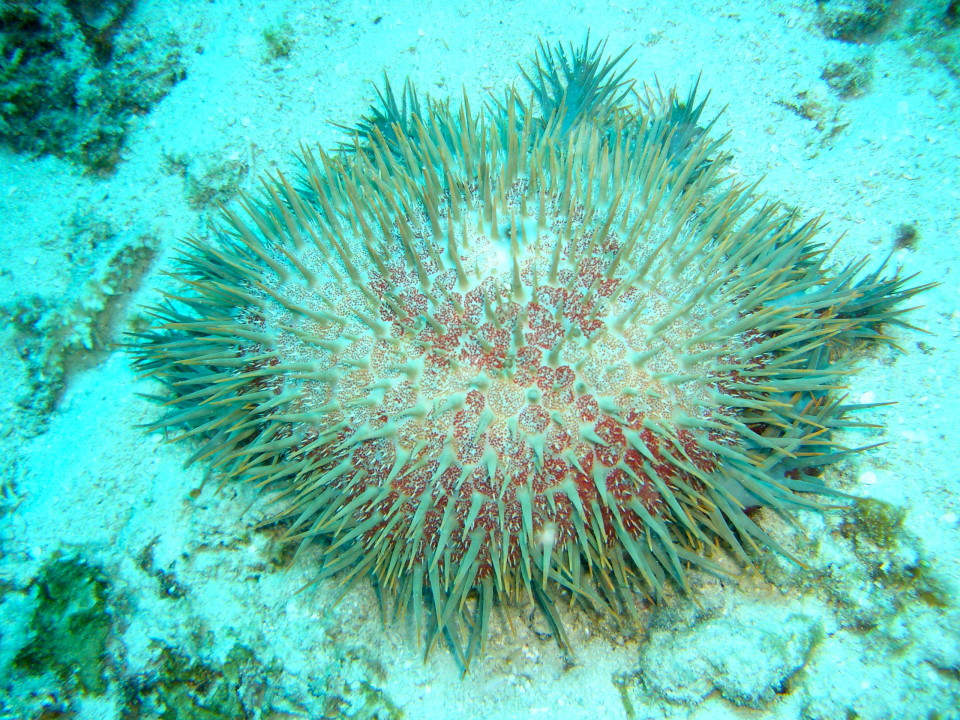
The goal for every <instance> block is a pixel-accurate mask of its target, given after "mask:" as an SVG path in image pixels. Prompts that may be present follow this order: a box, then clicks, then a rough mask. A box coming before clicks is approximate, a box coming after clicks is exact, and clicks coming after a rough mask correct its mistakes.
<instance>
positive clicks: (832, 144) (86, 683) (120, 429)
mask: <svg viewBox="0 0 960 720" xmlns="http://www.w3.org/2000/svg"><path fill="white" fill-rule="evenodd" d="M0 17H2V19H3V26H2V27H3V32H4V43H5V47H4V58H5V59H6V64H5V67H4V71H3V74H2V75H0V80H2V83H3V93H4V96H3V106H2V107H3V126H2V127H0V130H2V131H3V135H4V139H5V140H6V144H5V149H4V150H3V151H2V154H0V163H2V170H3V187H2V191H0V212H2V217H3V218H4V219H5V220H6V222H4V225H3V227H4V230H3V232H2V233H0V288H2V290H3V300H2V305H0V307H2V315H3V317H4V318H5V320H4V323H3V330H2V334H0V337H2V341H3V348H4V349H3V357H4V359H5V360H6V362H5V366H6V372H5V373H4V378H5V384H6V389H7V391H6V392H5V393H3V394H2V397H0V402H2V403H3V407H2V415H0V417H2V418H3V421H2V424H0V427H2V432H0V435H2V442H3V450H4V452H3V453H2V455H0V457H2V465H0V466H2V468H3V472H2V475H0V484H2V489H3V494H2V500H0V551H2V555H0V579H2V583H0V588H2V591H0V618H2V625H0V679H2V682H0V711H2V715H3V717H11V718H40V717H60V716H74V717H80V718H87V717H98V718H99V717H104V718H114V717H117V718H120V717H175V716H176V717H231V718H233V717H237V718H246V717H250V718H254V717H276V718H280V717H307V718H336V717H350V718H373V717H377V718H388V717H390V718H394V717H406V718H421V717H424V718H426V717H431V718H434V717H457V718H461V717H502V718H526V717H547V718H586V717H611V718H675V717H676V718H680V717H683V718H725V717H742V716H744V715H750V716H752V717H759V718H824V719H827V718H837V717H858V718H887V717H889V718H894V717H896V718H950V717H960V713H958V712H957V710H956V707H957V705H958V697H960V685H958V681H957V677H958V675H957V673H958V670H960V630H958V628H960V622H958V619H960V614H958V610H957V605H958V599H957V598H958V595H960V588H958V577H960V575H958V572H960V563H958V558H960V552H958V550H960V503H958V498H957V491H956V482H955V479H954V477H953V472H952V469H953V468H954V467H956V466H957V464H958V460H960V457H958V455H960V453H958V446H957V443H956V441H955V439H954V438H953V436H952V428H953V427H954V425H955V424H956V410H955V403H953V402H952V399H953V398H954V397H955V391H956V388H957V384H958V383H957V381H958V371H957V366H958V363H957V362H956V360H955V359H954V358H955V350H956V347H955V341H956V338H957V337H958V315H957V299H958V295H957V283H956V279H955V277H954V274H955V272H956V268H957V267H958V257H957V252H958V251H957V248H958V247H960V243H958V241H960V214H958V210H957V208H958V206H960V190H958V186H957V183H956V176H957V171H956V168H957V164H958V162H957V161H958V158H960V140H958V138H960V133H958V132H957V131H958V125H960V112H958V107H960V80H958V74H960V66H958V57H960V53H958V46H960V29H958V27H957V22H958V21H957V17H956V9H955V8H953V7H952V5H951V4H950V3H947V2H940V3H932V2H930V3H920V2H909V3H896V4H891V5H888V4H887V3H882V2H875V3H856V2H851V3H821V4H818V3H812V2H810V3H807V2H793V3H789V2H783V3H780V2H777V3H759V2H757V3H742V4H739V5H736V6H733V7H731V6H729V5H723V4H712V3H709V2H695V3H692V4H687V5H684V6H683V7H682V8H675V7H673V6H672V4H667V3H659V4H658V3H636V4H627V3H623V4H614V3H609V4H608V3H604V4H599V3H575V4H555V3H535V2H503V3H499V4H489V3H487V4H472V3H462V4H458V5H456V6H453V5H447V4H440V3H437V4H430V5H428V6H426V7H421V6H419V5H415V4H409V5H408V4H400V3H389V4H382V5H376V4H369V5H368V4H361V3H349V2H340V3H336V2H332V3H307V2H276V3H268V4H262V3H260V4H254V3H242V2H220V3H204V4H192V3H187V4H179V3H177V4H174V3H169V2H160V1H155V2H151V1H150V0H141V1H140V2H137V3H125V2H121V1H119V0H118V1H117V2H112V3H111V2H103V3H74V4H63V3H60V2H55V1H53V0H50V2H47V3H45V4H37V5H35V6H32V5H31V6H28V5H9V6H4V7H3V8H2V9H0ZM587 31H589V32H590V37H591V38H593V39H595V40H597V39H606V41H607V46H606V47H607V49H608V50H607V52H608V54H610V55H613V56H616V55H618V54H619V53H620V52H621V51H625V55H624V57H623V60H622V61H621V63H622V67H624V68H626V67H627V65H629V64H630V63H632V67H631V68H630V70H629V73H628V76H629V77H632V78H635V79H636V80H637V82H638V85H637V86H636V88H637V90H638V91H639V92H640V93H641V95H642V94H643V92H644V91H643V84H644V83H646V84H648V85H649V86H651V87H656V84H657V83H659V86H660V87H662V88H665V89H666V88H671V87H677V88H678V89H679V92H680V93H681V96H683V95H684V94H685V93H686V92H687V90H688V89H689V88H690V87H691V86H692V84H693V83H694V82H696V81H697V78H699V90H700V97H708V99H707V103H706V105H705V108H704V118H708V119H712V118H714V117H716V116H717V115H718V114H719V117H718V119H717V120H716V125H715V128H714V129H713V132H714V133H715V134H716V135H718V136H719V135H722V134H728V135H729V137H728V140H727V145H726V147H727V150H728V151H729V152H730V153H732V160H731V161H730V163H729V164H728V165H727V166H726V169H725V172H729V173H731V174H733V175H735V177H736V182H740V183H743V184H744V185H749V184H751V183H753V182H755V181H757V180H760V181H761V182H760V185H759V191H760V192H762V193H764V194H765V196H766V197H769V198H772V199H774V200H776V201H780V202H782V203H784V204H785V206H787V207H791V208H796V209H797V211H798V213H799V214H800V216H801V217H802V218H805V219H807V218H813V217H816V216H819V215H820V214H821V213H823V214H824V220H825V221H826V222H827V223H829V225H828V227H827V229H826V230H825V231H824V232H823V233H822V235H821V239H822V241H824V242H828V243H833V242H836V247H835V248H834V250H833V257H834V259H835V261H836V262H838V263H841V264H843V263H846V262H851V261H855V260H856V259H858V258H860V257H863V256H868V255H869V256H870V257H871V265H870V267H873V266H875V264H877V263H879V261H881V260H883V259H884V258H886V257H887V256H888V255H891V254H892V257H891V266H900V267H902V269H903V270H902V272H903V273H904V274H905V275H912V274H913V273H920V275H919V277H918V278H917V279H916V280H915V281H913V282H915V283H939V285H938V286H937V287H935V288H932V289H930V290H928V291H927V292H926V293H924V294H923V295H922V296H920V297H919V298H916V299H914V301H913V302H911V303H910V304H911V305H922V307H919V308H917V309H916V310H913V311H912V312H911V314H910V316H909V320H910V322H911V323H913V324H915V325H916V326H918V327H920V328H923V329H924V330H926V331H928V333H923V332H920V331H914V330H909V329H907V328H901V327H890V332H891V334H892V336H893V340H894V341H895V343H896V344H897V345H899V346H900V348H902V350H903V351H904V352H900V351H898V350H896V349H895V348H892V347H886V346H881V347H877V348H875V349H873V350H871V351H870V352H869V353H867V354H866V355H865V356H864V357H863V359H862V360H861V361H860V363H859V372H858V373H857V374H856V375H854V376H851V378H850V380H849V387H848V388H847V389H846V390H844V391H843V392H844V393H846V396H847V400H846V401H845V402H849V403H862V404H868V405H870V404H874V403H878V404H880V405H878V406H877V407H874V408H872V409H869V410H868V411H865V412H864V413H862V419H863V420H864V421H865V422H866V423H870V424H876V425H883V426H884V429H879V428H876V427H863V428H854V429H848V430H845V431H843V435H842V437H841V440H842V442H843V443H844V444H845V445H849V446H850V447H861V446H873V445H875V444H877V443H881V442H887V443H888V444H887V445H884V446H882V447H876V448H871V449H869V450H866V451H864V452H862V453H859V454H856V455H853V456H850V457H844V458H843V459H842V460H841V461H840V462H837V463H835V464H833V465H830V466H829V467H827V468H825V469H824V475H823V477H822V481H823V482H825V483H826V484H828V485H829V486H831V487H835V488H839V489H840V490H841V491H843V492H845V493H848V494H850V495H854V496H862V497H868V498H870V500H868V501H865V500H861V501H857V502H855V503H850V502H840V501H838V503H839V504H840V505H841V506H840V507H838V508H837V509H835V510H832V511H828V512H818V511H804V510H800V511H798V512H797V513H796V514H795V517H796V520H797V522H796V524H795V525H794V524H791V523H789V522H788V521H786V520H785V519H784V518H782V517H779V516H778V515H777V514H776V513H774V512H770V511H768V510H763V511H760V512H759V513H756V514H755V515H753V518H754V519H755V520H756V522H757V523H758V524H759V525H760V526H761V527H762V528H763V530H764V531H765V532H766V533H768V534H769V535H770V537H771V538H772V539H773V541H775V542H776V543H778V544H780V545H782V546H784V547H785V548H787V549H788V550H789V551H790V552H792V553H794V554H795V555H796V556H797V557H799V558H800V559H801V560H802V563H803V564H802V565H801V564H797V563H795V562H793V561H791V560H790V559H788V558H787V557H785V556H784V555H782V554H778V553H776V552H773V551H761V552H759V553H758V554H757V555H756V556H755V566H754V567H752V568H751V567H748V566H745V565H744V564H743V563H742V562H740V561H739V560H737V558H736V557H735V555H734V554H732V553H728V552H717V553H715V554H714V555H713V557H712V560H713V561H714V562H716V563H718V564H719V565H720V566H721V568H723V569H724V570H725V571H726V572H727V573H728V574H720V575H715V574H710V573H707V572H703V571H701V570H696V569H693V570H689V571H688V572H687V574H686V576H687V579H688V582H689V585H690V592H689V593H688V594H683V593H681V592H679V591H678V590H677V589H676V588H675V587H672V586H671V587H668V588H667V590H666V591H665V593H664V596H663V597H662V598H661V599H660V600H659V602H657V603H650V602H646V601H645V600H644V599H643V598H639V600H638V601H637V602H636V607H637V608H638V610H637V612H638V616H637V618H636V619H635V621H633V622H617V620H622V619H623V618H617V617H611V615H610V614H604V613H599V614H597V613H593V614H591V613H585V612H583V611H581V610H577V609H571V608H569V607H568V604H567V603H558V605H557V613H558V614H559V615H560V617H561V619H562V621H563V625H564V627H565V629H566V634H567V636H568V639H569V648H568V649H564V648H563V647H561V646H560V645H559V644H558V642H557V638H556V635H557V628H556V626H555V624H554V623H553V622H551V620H550V618H548V617H545V616H544V615H543V614H542V613H539V612H537V611H536V608H535V605H536V603H534V602H531V601H530V600H529V599H523V600H522V601H521V602H520V605H519V607H518V608H516V609H514V610H513V611H511V612H509V613H506V612H503V611H502V610H501V609H499V608H494V611H493V612H492V614H491V617H490V631H489V637H488V638H487V641H486V646H485V652H484V653H483V654H482V656H478V657H477V658H476V659H475V660H474V661H473V662H472V663H471V667H470V670H469V672H468V673H467V674H464V673H463V667H462V665H461V664H460V662H459V661H458V658H457V656H456V654H455V653H451V652H449V651H448V650H447V648H446V647H444V643H443V642H440V643H438V647H436V648H434V650H433V651H432V652H431V653H430V654H429V655H428V656H427V658H426V659H424V651H425V649H426V646H425V641H424V639H423V637H422V635H421V634H420V633H418V632H417V630H416V628H415V627H414V625H413V623H412V622H411V621H410V620H408V619H405V618H401V619H399V620H395V619H394V618H393V616H392V604H391V601H390V600H391V599H390V597H389V596H387V597H381V594H380V593H378V591H377V588H375V587H374V585H373V584H372V583H371V582H370V581H369V579H367V578H366V577H361V578H359V579H357V581H356V582H354V583H352V584H350V585H345V584H344V583H343V582H342V580H343V578H342V575H340V576H337V575H335V576H333V577H331V578H329V579H325V580H323V581H321V582H315V580H316V568H317V566H318V563H319V561H320V551H319V549H318V548H316V547H313V548H306V549H304V550H303V551H302V552H301V553H300V554H299V556H298V557H296V558H294V557H293V556H294V551H295V550H296V546H295V545H291V544H282V543H281V542H280V538H281V536H282V534H283V529H282V528H278V527H276V526H273V525H268V526H266V527H260V523H261V522H263V521H265V520H267V519H268V518H269V517H270V516H271V515H272V513H273V512H274V511H275V509H276V508H274V507H271V506H269V505H268V504H267V503H266V501H265V498H263V497H261V498H259V499H258V497H257V494H256V491H255V488H254V487H253V486H252V484H242V483H237V482H230V483H226V484H224V485H223V486H222V487H220V478H219V477H218V475H217V469H216V468H215V467H211V463H209V462H205V461H204V460H203V459H201V460H199V461H197V462H194V463H192V464H191V463H188V461H189V460H190V458H191V456H192V455H194V454H195V453H197V451H198V450H199V448H200V447H201V445H200V443H197V442H194V443H192V444H191V441H184V442H179V443H168V442H165V440H167V439H169V437H171V436H172V433H170V434H167V435H165V433H163V432H153V433H145V432H144V430H143V426H145V425H147V426H149V425H151V424H154V423H156V422H157V421H158V418H159V417H160V416H161V413H162V409H161V408H158V406H157V404H156V403H155V402H152V401H151V400H150V398H148V397H144V396H145V395H158V394H161V393H162V386H161V385H160V383H158V382H157V381H156V380H151V379H149V378H140V377H137V375H136V373H135V372H134V370H133V369H132V368H131V366H130V357H129V355H128V353H127V352H125V350H124V349H123V347H121V346H122V344H123V343H125V342H127V340H128V337H129V336H128V335H126V333H130V332H134V333H136V332H142V331H143V330H144V329H145V328H146V327H147V326H148V325H149V323H150V322H151V319H150V317H149V315H148V314H147V313H145V312H144V310H143V307H144V306H145V305H150V304H153V303H157V302H159V301H160V299H161V296H160V295H159V292H158V288H164V287H170V282H171V281H170V280H169V279H167V278H166V276H165V275H164V272H165V271H169V270H170V269H171V268H172V267H173V261H174V259H175V254H176V252H177V248H178V242H179V241H180V240H181V239H183V238H187V237H198V238H207V237H209V236H210V232H211V231H210V224H211V222H215V221H216V220H217V218H218V214H219V209H218V204H219V203H221V202H223V203H226V204H228V206H230V207H236V205H235V203H237V202H238V200H239V198H240V193H241V192H243V191H248V192H256V191H257V189H258V188H259V187H261V185H260V182H259V180H258V178H259V177H261V176H263V175H265V174H268V173H269V174H275V173H276V172H277V171H280V172H282V173H284V174H285V175H286V176H288V177H291V178H296V177H297V174H298V172H299V169H298V165H297V163H296V161H295V159H294V158H293V156H292V153H294V152H297V151H298V150H299V148H300V145H301V143H303V144H305V145H316V144H319V146H321V147H324V148H327V149H332V148H334V147H336V145H337V143H338V142H340V141H342V139H343V137H344V135H343V131H342V130H341V129H340V128H338V127H336V124H340V125H346V126H348V127H352V126H354V125H355V124H356V123H357V122H358V121H359V120H360V117H361V116H362V115H364V114H366V113H368V112H369V107H370V106H371V105H372V104H373V105H377V104H378V103H379V100H378V98H377V95H376V91H375V89H374V88H375V87H377V86H378V84H380V83H381V82H382V77H383V73H384V72H385V73H387V75H388V77H389V78H390V79H391V81H392V85H393V87H394V89H395V90H396V91H398V95H399V90H400V88H401V87H402V80H403V79H404V78H409V79H410V81H411V82H412V83H413V84H414V85H415V86H416V88H417V90H418V92H419V93H420V96H421V98H422V97H423V96H425V95H429V96H431V97H433V98H437V99H444V98H449V99H450V100H451V102H452V103H454V106H456V104H457V103H459V101H460V99H461V97H462V96H463V94H464V93H465V94H466V96H467V97H469V99H470V103H471V106H472V107H474V108H479V107H480V106H481V104H482V103H483V102H484V101H485V99H486V98H488V97H489V96H490V93H491V92H493V93H495V94H496V96H498V97H499V96H500V93H501V92H502V91H503V89H504V88H506V87H508V86H510V85H516V86H518V87H525V86H524V80H523V76H522V74H521V72H520V70H519V69H518V63H519V64H520V65H521V66H522V67H524V68H527V69H528V71H529V69H530V67H531V65H530V62H531V60H530V58H531V57H532V55H533V53H534V52H535V51H536V49H537V38H542V39H543V41H544V42H545V43H547V45H548V46H554V45H555V44H556V43H563V44H564V46H567V44H568V43H573V44H574V45H576V46H579V45H580V43H581V42H582V41H583V39H584V37H585V36H586V33H587ZM708 92H709V96H707V93H708ZM721 111H722V112H721ZM231 203H233V204H231ZM886 403H894V404H886ZM305 586H308V587H306V589H304V588H305ZM301 590H302V591H301ZM471 602H472V601H471ZM382 607H386V614H385V613H384V612H383V611H382Z"/></svg>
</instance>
